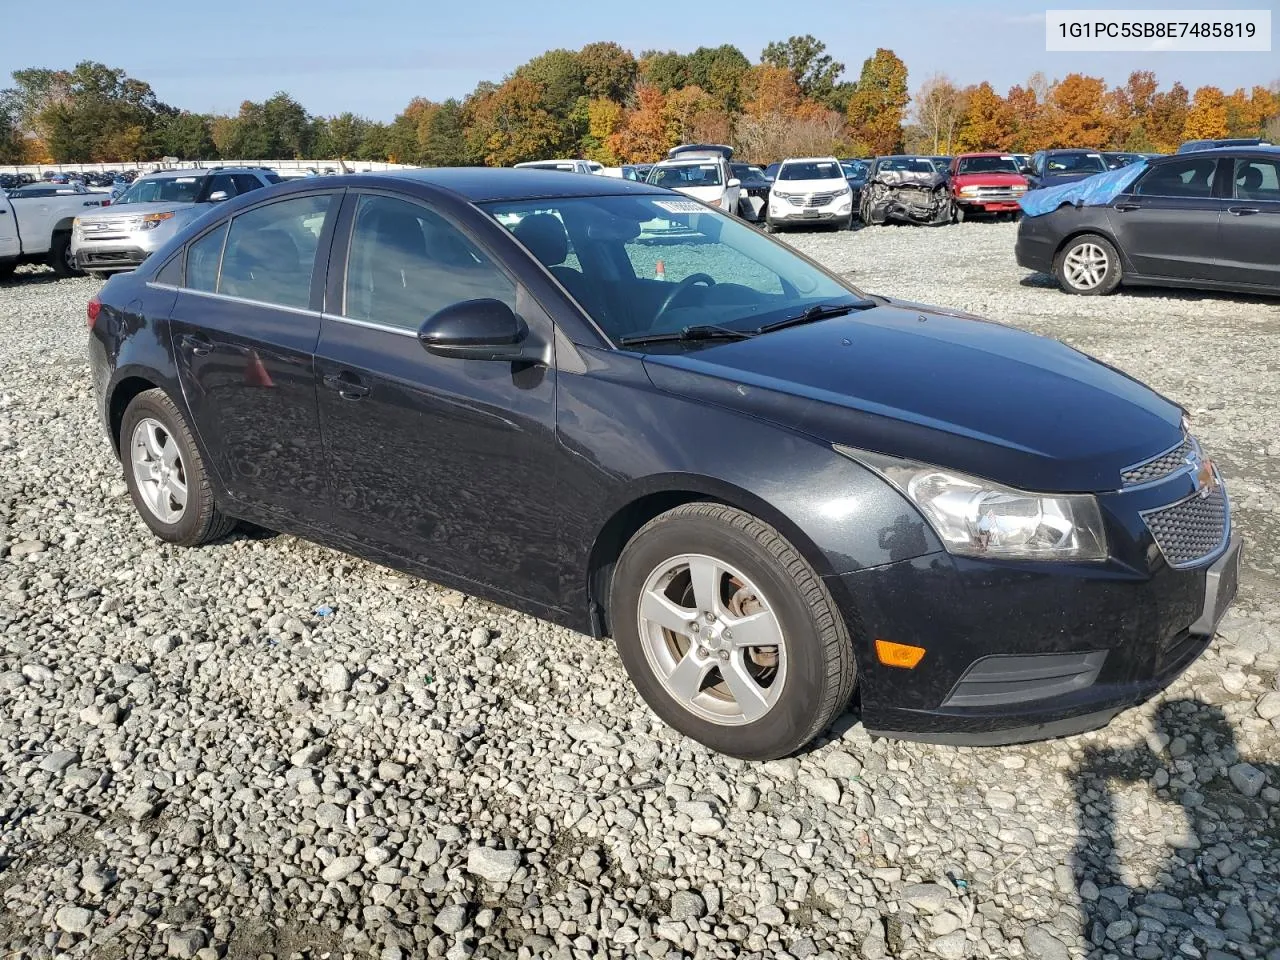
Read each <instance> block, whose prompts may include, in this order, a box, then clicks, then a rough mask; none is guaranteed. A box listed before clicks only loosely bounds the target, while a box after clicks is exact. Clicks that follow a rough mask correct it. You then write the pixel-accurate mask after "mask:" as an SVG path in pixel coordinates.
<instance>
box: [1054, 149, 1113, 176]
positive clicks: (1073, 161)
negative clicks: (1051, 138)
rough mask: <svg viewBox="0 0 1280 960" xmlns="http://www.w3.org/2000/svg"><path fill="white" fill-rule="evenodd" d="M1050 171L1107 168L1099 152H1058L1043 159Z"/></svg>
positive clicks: (1083, 171) (1086, 171)
mask: <svg viewBox="0 0 1280 960" xmlns="http://www.w3.org/2000/svg"><path fill="white" fill-rule="evenodd" d="M1045 169H1046V170H1048V171H1049V172H1050V173H1096V172H1098V171H1099V170H1105V169H1107V164H1106V161H1104V160H1103V159H1102V154H1100V153H1059V154H1054V155H1053V156H1051V157H1047V158H1046V159H1045Z"/></svg>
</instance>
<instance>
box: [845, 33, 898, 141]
mask: <svg viewBox="0 0 1280 960" xmlns="http://www.w3.org/2000/svg"><path fill="white" fill-rule="evenodd" d="M910 99H911V98H910V97H909V96H908V95H907V65H906V64H905V63H903V62H902V60H901V59H899V57H898V55H897V54H895V53H894V52H893V51H892V50H887V49H885V48H883V47H881V48H880V49H878V50H876V52H875V55H874V56H870V57H868V58H867V59H866V61H864V62H863V64H862V74H861V76H859V78H858V84H857V87H856V88H855V89H854V91H853V94H852V96H850V98H849V106H848V111H847V112H848V117H849V127H850V132H851V133H852V135H853V138H854V142H855V144H857V145H858V146H860V147H862V148H863V149H865V150H867V151H869V152H871V153H874V154H876V155H882V154H888V153H894V152H895V151H897V150H898V149H899V148H900V146H901V144H902V119H903V116H904V114H905V111H906V108H907V102H908V101H909V100H910Z"/></svg>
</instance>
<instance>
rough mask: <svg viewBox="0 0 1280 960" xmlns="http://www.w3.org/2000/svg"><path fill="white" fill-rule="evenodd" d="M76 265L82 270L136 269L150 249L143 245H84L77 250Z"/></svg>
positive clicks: (149, 254) (149, 253)
mask: <svg viewBox="0 0 1280 960" xmlns="http://www.w3.org/2000/svg"><path fill="white" fill-rule="evenodd" d="M74 256H75V261H76V267H77V268H79V269H80V270H101V271H107V270H136V269H137V268H138V267H140V266H141V265H142V264H143V262H144V261H145V260H146V259H147V257H149V256H151V251H150V250H143V249H142V248H141V247H117V248H109V247H105V246H103V247H99V246H97V245H93V246H82V247H80V249H78V250H76V252H75V254H74Z"/></svg>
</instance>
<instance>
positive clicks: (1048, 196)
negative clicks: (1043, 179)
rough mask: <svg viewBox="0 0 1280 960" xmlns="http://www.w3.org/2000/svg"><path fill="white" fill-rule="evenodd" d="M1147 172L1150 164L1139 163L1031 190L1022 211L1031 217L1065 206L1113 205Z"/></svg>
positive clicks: (1022, 199)
mask: <svg viewBox="0 0 1280 960" xmlns="http://www.w3.org/2000/svg"><path fill="white" fill-rule="evenodd" d="M1146 170H1147V161H1145V160H1139V161H1137V162H1136V163H1131V164H1129V165H1128V166H1125V167H1120V168H1119V169H1118V170H1108V171H1107V172H1106V173H1097V174H1094V175H1093V176H1092V177H1085V179H1083V180H1077V181H1075V182H1074V183H1064V184H1062V185H1061V186H1057V187H1044V188H1043V189H1041V190H1030V191H1028V192H1027V193H1025V194H1023V196H1022V198H1021V199H1020V200H1019V201H1018V206H1020V207H1022V212H1023V213H1024V214H1026V215H1027V216H1028V217H1038V216H1041V215H1042V214H1046V213H1052V212H1053V211H1054V210H1057V209H1058V208H1059V207H1060V206H1062V205H1063V204H1073V205H1075V204H1081V205H1085V206H1094V205H1098V204H1104V203H1110V202H1111V201H1112V200H1114V199H1115V198H1116V197H1118V196H1119V195H1120V194H1122V193H1124V192H1125V190H1127V189H1128V188H1129V185H1130V184H1132V183H1133V182H1134V181H1135V180H1137V179H1138V177H1140V176H1142V174H1144V173H1145V172H1146Z"/></svg>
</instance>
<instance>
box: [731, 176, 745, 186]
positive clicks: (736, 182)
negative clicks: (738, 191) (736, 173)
mask: <svg viewBox="0 0 1280 960" xmlns="http://www.w3.org/2000/svg"><path fill="white" fill-rule="evenodd" d="M729 186H731V187H740V186H742V181H741V180H739V179H738V178H737V177H730V178H729Z"/></svg>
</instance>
